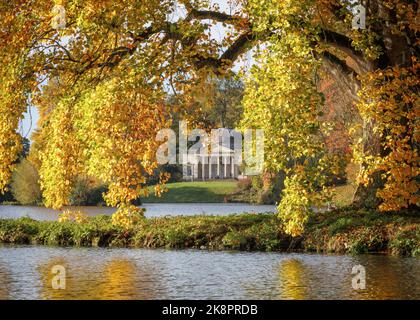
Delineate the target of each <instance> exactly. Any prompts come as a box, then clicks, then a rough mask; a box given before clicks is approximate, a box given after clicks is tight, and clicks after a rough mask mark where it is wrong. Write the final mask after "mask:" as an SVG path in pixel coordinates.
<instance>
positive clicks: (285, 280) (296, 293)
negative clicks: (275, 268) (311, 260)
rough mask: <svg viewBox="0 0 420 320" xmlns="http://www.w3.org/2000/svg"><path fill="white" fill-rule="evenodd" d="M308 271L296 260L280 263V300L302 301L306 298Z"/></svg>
mask: <svg viewBox="0 0 420 320" xmlns="http://www.w3.org/2000/svg"><path fill="white" fill-rule="evenodd" d="M308 274H309V272H308V270H307V268H306V267H305V265H304V264H303V263H302V262H301V261H300V260H298V259H288V260H285V261H283V262H281V263H280V267H279V282H280V296H279V298H280V299H294V300H303V299H307V298H308V291H307V289H308V287H307V284H308Z"/></svg>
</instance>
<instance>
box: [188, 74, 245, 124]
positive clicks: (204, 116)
mask: <svg viewBox="0 0 420 320" xmlns="http://www.w3.org/2000/svg"><path fill="white" fill-rule="evenodd" d="M206 82H207V84H206V85H205V86H198V87H197V90H196V92H195V91H193V93H194V95H193V97H194V100H193V101H194V105H193V110H194V112H196V114H195V116H194V118H195V119H197V120H200V121H201V122H202V123H203V124H204V126H205V127H206V128H209V129H215V128H236V127H237V125H238V124H239V120H240V119H241V117H242V113H243V108H242V98H243V91H244V85H243V83H242V81H240V80H237V79H235V78H234V77H228V78H226V77H222V78H219V77H216V78H209V79H208V80H207V81H206Z"/></svg>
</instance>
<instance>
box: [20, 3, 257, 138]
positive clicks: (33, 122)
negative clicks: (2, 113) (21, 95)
mask: <svg viewBox="0 0 420 320" xmlns="http://www.w3.org/2000/svg"><path fill="white" fill-rule="evenodd" d="M211 3H212V4H218V5H219V6H220V11H222V12H226V13H232V8H233V7H232V5H231V4H230V3H229V0H212V1H211ZM177 14H179V15H180V16H182V15H183V13H182V10H181V9H179V10H177ZM173 19H176V17H173ZM171 20H172V19H171ZM225 31H226V29H225V28H224V27H223V26H221V25H219V24H217V25H215V26H214V27H213V28H212V29H211V37H212V38H214V39H216V40H221V39H223V37H224V34H225ZM252 63H253V60H252V54H251V53H248V54H247V56H246V57H245V59H244V60H243V61H240V62H239V63H237V64H236V65H235V68H234V70H235V71H238V70H239V69H240V68H241V67H243V66H249V65H251V64H252ZM38 118H39V114H38V111H37V109H36V108H35V107H30V108H29V109H28V112H26V113H25V114H24V118H23V120H22V121H21V123H20V125H19V130H18V131H19V133H20V134H21V135H22V136H24V137H26V138H28V139H29V138H30V136H31V134H32V132H33V131H34V130H35V129H36V126H37V122H38Z"/></svg>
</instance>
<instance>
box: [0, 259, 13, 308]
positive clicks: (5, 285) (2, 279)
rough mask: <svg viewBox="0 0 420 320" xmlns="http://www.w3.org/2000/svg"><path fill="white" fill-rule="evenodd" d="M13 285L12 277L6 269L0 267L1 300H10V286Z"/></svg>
mask: <svg viewBox="0 0 420 320" xmlns="http://www.w3.org/2000/svg"><path fill="white" fill-rule="evenodd" d="M10 283H11V279H10V275H9V273H8V272H7V270H6V269H5V268H3V267H2V266H0V300H7V299H10V296H9V295H10V292H9V286H10Z"/></svg>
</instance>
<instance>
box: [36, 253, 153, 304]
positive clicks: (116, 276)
mask: <svg viewBox="0 0 420 320" xmlns="http://www.w3.org/2000/svg"><path fill="white" fill-rule="evenodd" d="M79 263H80V261H77V260H76V261H66V260H63V259H56V258H55V259H51V260H50V261H48V262H47V263H45V264H42V265H41V266H40V267H39V272H40V275H41V278H42V293H41V297H42V299H48V300H63V299H69V300H71V299H84V300H104V299H113V300H128V299H136V300H146V299H156V298H158V297H157V296H156V290H155V286H156V284H157V283H158V281H159V280H158V278H156V277H155V274H153V270H152V269H150V268H148V267H147V265H143V266H142V267H139V266H138V265H136V264H135V262H133V261H132V260H130V259H127V258H113V259H112V260H111V261H107V262H105V263H104V265H103V266H100V267H99V268H97V267H98V266H96V267H95V268H89V267H87V266H85V268H82V267H81V266H80V264H79ZM95 264H96V263H95ZM56 265H61V266H63V267H64V268H65V270H66V288H65V289H64V290H57V289H54V288H53V285H52V281H53V277H54V276H55V274H54V273H53V272H52V268H53V266H56Z"/></svg>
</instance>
